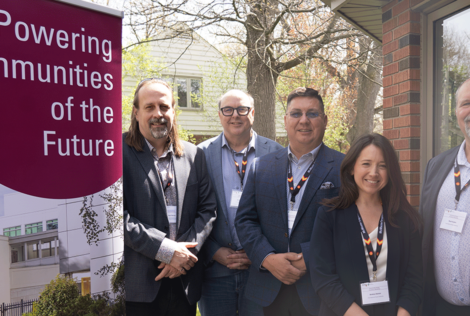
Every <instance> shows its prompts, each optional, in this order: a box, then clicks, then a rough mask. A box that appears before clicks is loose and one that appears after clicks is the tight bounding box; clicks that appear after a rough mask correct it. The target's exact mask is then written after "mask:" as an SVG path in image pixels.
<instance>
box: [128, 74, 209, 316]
mask: <svg viewBox="0 0 470 316" xmlns="http://www.w3.org/2000/svg"><path fill="white" fill-rule="evenodd" d="M177 131H178V128H177V124H176V118H175V99H174V97H173V90H172V89H171V88H170V86H169V85H168V84H167V83H166V82H164V81H160V80H156V79H146V80H143V81H141V82H140V83H139V85H138V86H137V89H136V92H135V95H134V102H133V109H132V116H131V125H130V128H129V132H128V133H125V134H123V167H124V169H123V192H124V245H125V246H124V261H125V274H126V314H127V315H128V316H145V315H149V316H150V315H151V316H156V315H165V316H170V315H178V316H186V315H188V316H190V315H196V303H197V301H198V300H199V298H200V295H201V286H202V271H203V264H202V262H201V261H199V260H198V257H197V254H198V252H199V250H200V249H201V247H202V245H203V243H204V241H205V240H206V238H207V237H208V236H209V234H210V232H211V230H212V224H213V222H214V221H215V218H216V199H215V194H214V193H213V191H212V188H211V183H210V178H209V175H208V173H207V170H206V161H205V157H204V152H203V151H202V150H201V149H199V148H197V147H196V146H194V145H192V144H190V143H188V142H184V141H181V140H180V139H179V137H178V132H177Z"/></svg>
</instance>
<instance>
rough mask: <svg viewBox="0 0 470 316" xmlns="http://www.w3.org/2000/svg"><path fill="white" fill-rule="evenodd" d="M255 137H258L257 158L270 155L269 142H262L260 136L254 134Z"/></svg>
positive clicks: (256, 143)
mask: <svg viewBox="0 0 470 316" xmlns="http://www.w3.org/2000/svg"><path fill="white" fill-rule="evenodd" d="M253 137H256V140H255V146H256V148H255V156H256V157H261V156H264V155H266V154H267V153H269V149H268V142H267V141H266V140H264V141H263V140H261V138H259V137H258V135H257V134H256V133H255V132H253Z"/></svg>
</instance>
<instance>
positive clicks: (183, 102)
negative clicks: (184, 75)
mask: <svg viewBox="0 0 470 316" xmlns="http://www.w3.org/2000/svg"><path fill="white" fill-rule="evenodd" d="M176 83H177V85H178V88H177V89H178V105H179V106H180V107H182V108H185V107H188V88H187V85H186V79H176Z"/></svg>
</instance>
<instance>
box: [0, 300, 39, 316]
mask: <svg viewBox="0 0 470 316" xmlns="http://www.w3.org/2000/svg"><path fill="white" fill-rule="evenodd" d="M36 301H37V299H35V300H26V301H24V300H21V302H17V303H10V304H5V303H3V304H2V305H0V316H21V315H23V314H24V313H31V312H32V311H33V303H34V302H36Z"/></svg>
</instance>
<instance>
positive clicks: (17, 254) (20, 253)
mask: <svg viewBox="0 0 470 316" xmlns="http://www.w3.org/2000/svg"><path fill="white" fill-rule="evenodd" d="M22 261H24V244H16V245H11V263H15V262H22Z"/></svg>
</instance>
